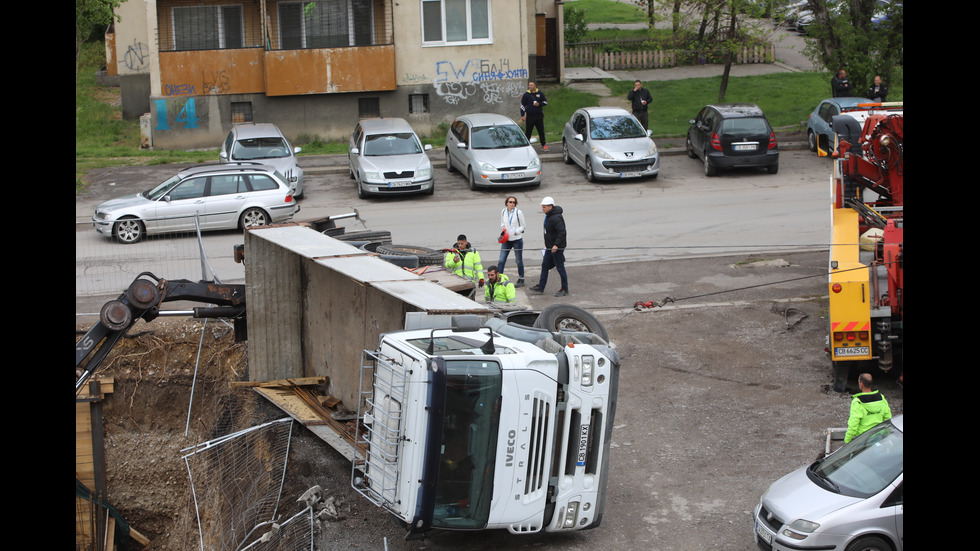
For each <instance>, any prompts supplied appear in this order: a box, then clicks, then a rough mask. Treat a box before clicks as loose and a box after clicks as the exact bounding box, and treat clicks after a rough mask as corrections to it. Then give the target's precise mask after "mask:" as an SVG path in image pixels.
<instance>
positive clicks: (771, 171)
mask: <svg viewBox="0 0 980 551" xmlns="http://www.w3.org/2000/svg"><path fill="white" fill-rule="evenodd" d="M766 170H767V171H769V174H776V173H777V172H779V163H776V164H774V165H769V166H767V167H766Z"/></svg>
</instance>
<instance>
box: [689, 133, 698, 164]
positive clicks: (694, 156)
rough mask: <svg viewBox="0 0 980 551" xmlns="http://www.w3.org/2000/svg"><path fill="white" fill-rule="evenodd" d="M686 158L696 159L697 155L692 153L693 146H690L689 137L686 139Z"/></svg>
mask: <svg viewBox="0 0 980 551" xmlns="http://www.w3.org/2000/svg"><path fill="white" fill-rule="evenodd" d="M687 156H688V157H690V158H692V159H697V158H698V154H697V153H695V152H694V146H693V145H691V137H690V136H688V137H687Z"/></svg>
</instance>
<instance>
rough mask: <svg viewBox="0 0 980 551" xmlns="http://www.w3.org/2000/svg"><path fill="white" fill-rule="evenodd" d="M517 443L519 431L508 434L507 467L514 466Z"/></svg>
mask: <svg viewBox="0 0 980 551" xmlns="http://www.w3.org/2000/svg"><path fill="white" fill-rule="evenodd" d="M516 442H517V431H515V430H511V431H508V432H507V466H508V467H513V466H514V444H515V443H516Z"/></svg>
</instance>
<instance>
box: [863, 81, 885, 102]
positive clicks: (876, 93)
mask: <svg viewBox="0 0 980 551" xmlns="http://www.w3.org/2000/svg"><path fill="white" fill-rule="evenodd" d="M868 99H870V100H871V101H880V102H882V103H884V102H886V101H888V87H887V86H885V84H884V83H882V82H881V77H880V76H878V75H875V80H874V84H872V85H871V87H870V88H868Z"/></svg>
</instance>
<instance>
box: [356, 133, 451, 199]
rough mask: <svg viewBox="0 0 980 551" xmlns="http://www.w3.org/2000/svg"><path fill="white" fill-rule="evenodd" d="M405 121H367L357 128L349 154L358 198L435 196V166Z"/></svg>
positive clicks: (430, 147) (429, 147)
mask: <svg viewBox="0 0 980 551" xmlns="http://www.w3.org/2000/svg"><path fill="white" fill-rule="evenodd" d="M431 149H432V146H431V145H426V146H424V147H423V146H422V142H421V141H420V140H419V137H418V136H417V135H415V131H414V130H412V127H411V126H410V125H409V124H408V122H407V121H406V120H405V119H387V118H385V119H363V120H361V121H360V122H358V123H357V126H355V127H354V132H352V133H351V136H350V146H349V149H348V153H347V158H348V162H349V165H350V177H351V178H353V179H354V180H355V181H356V182H357V196H358V197H360V198H362V199H363V198H365V197H367V196H369V195H402V194H407V193H425V194H428V195H432V193H433V192H434V191H435V185H434V183H433V178H432V163H431V162H430V161H429V156H428V155H426V153H425V152H426V151H429V150H431Z"/></svg>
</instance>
